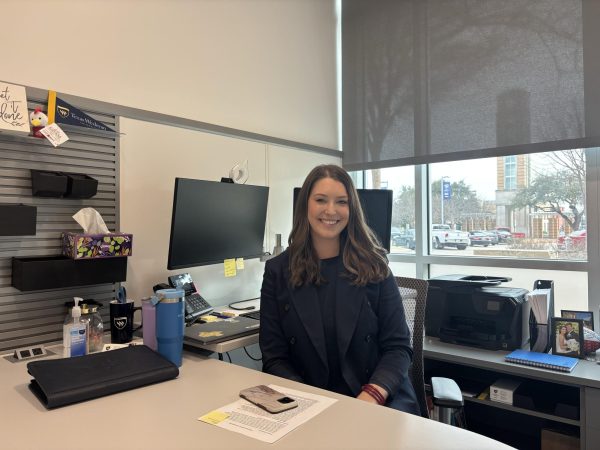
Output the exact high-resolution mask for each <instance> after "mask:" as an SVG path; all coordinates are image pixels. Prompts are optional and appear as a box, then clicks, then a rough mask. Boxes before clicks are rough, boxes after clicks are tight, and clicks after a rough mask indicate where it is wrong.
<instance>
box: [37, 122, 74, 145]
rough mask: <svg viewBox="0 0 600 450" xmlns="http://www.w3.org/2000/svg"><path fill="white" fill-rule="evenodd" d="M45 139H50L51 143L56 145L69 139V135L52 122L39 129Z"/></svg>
mask: <svg viewBox="0 0 600 450" xmlns="http://www.w3.org/2000/svg"><path fill="white" fill-rule="evenodd" d="M40 133H42V134H43V135H44V136H46V139H48V140H49V141H50V143H51V144H52V145H54V146H55V147H58V146H59V145H60V144H63V143H65V142H67V141H68V140H69V136H67V135H66V133H65V132H64V131H63V130H62V129H61V128H60V127H59V126H58V124H56V123H52V124H50V125H48V126H46V127H44V128H42V129H41V130H40Z"/></svg>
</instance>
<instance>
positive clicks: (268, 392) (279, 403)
mask: <svg viewBox="0 0 600 450" xmlns="http://www.w3.org/2000/svg"><path fill="white" fill-rule="evenodd" d="M240 397H242V398H245V399H246V400H248V401H249V402H251V403H254V404H255V405H256V406H259V407H261V408H262V409H264V410H266V411H269V412H270V413H273V414H275V413H280V412H282V411H287V410H288V409H292V408H295V407H297V406H298V402H297V401H296V400H294V399H293V398H290V397H288V396H287V395H285V394H282V393H281V392H277V391H276V390H275V389H271V388H270V387H269V386H265V385H264V384H261V385H259V386H254V387H251V388H248V389H242V390H241V391H240Z"/></svg>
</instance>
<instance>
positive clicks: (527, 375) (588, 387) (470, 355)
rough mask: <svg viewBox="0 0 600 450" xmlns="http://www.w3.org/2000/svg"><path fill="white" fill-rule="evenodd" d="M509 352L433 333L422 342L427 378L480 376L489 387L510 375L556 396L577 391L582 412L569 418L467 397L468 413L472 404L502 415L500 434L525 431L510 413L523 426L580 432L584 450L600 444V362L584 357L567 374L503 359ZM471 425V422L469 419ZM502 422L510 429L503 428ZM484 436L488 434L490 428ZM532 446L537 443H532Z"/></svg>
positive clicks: (483, 411) (479, 411) (467, 379)
mask: <svg viewBox="0 0 600 450" xmlns="http://www.w3.org/2000/svg"><path fill="white" fill-rule="evenodd" d="M508 353H509V352H505V351H489V350H481V349H477V348H473V347H467V346H462V345H453V344H447V343H444V342H440V341H439V339H437V338H431V337H425V342H424V344H423V356H424V358H425V373H426V377H427V375H436V376H448V377H451V378H454V379H455V380H456V381H457V382H458V384H459V386H460V385H461V381H465V382H466V383H468V382H473V381H481V382H482V383H487V385H488V386H489V384H491V382H493V381H495V380H496V379H498V378H501V377H503V376H509V377H511V378H517V379H520V380H524V381H527V382H529V383H530V386H532V387H533V388H536V387H537V388H540V389H541V390H542V392H544V393H545V394H546V395H547V396H548V397H553V396H555V397H557V396H558V395H557V394H560V393H564V392H566V393H567V394H569V393H572V394H573V395H572V396H571V397H572V398H573V402H574V404H575V408H577V409H578V411H575V412H576V413H577V412H578V416H579V417H575V418H567V417H565V416H561V415H560V414H558V413H555V412H548V411H536V410H531V409H525V408H517V407H514V406H512V405H504V404H502V403H497V402H491V401H489V400H478V399H477V398H467V397H465V410H467V412H468V410H469V408H471V409H473V410H475V409H476V410H477V412H476V414H477V415H479V416H480V417H482V416H485V415H486V414H487V412H490V415H491V416H492V415H493V414H494V413H495V414H496V415H498V419H499V420H496V425H497V428H499V429H500V436H502V435H503V436H506V437H507V438H511V437H512V434H513V433H516V432H517V431H522V430H518V429H511V425H510V420H509V419H510V416H514V417H515V419H514V421H515V422H517V425H518V427H520V428H523V427H524V423H529V424H532V426H538V428H546V427H552V426H557V427H559V428H560V427H562V428H566V429H570V430H571V431H575V432H579V435H580V447H581V450H592V449H597V448H599V445H600V421H599V418H600V365H598V364H596V363H595V362H593V361H584V360H581V361H579V363H577V366H575V368H574V369H573V371H572V372H571V373H563V372H557V371H553V370H547V369H541V368H536V367H529V366H522V365H518V364H512V363H508V362H505V361H504V356H505V355H507V354H508ZM461 388H462V386H461ZM467 416H468V414H467ZM467 426H469V420H468V418H467ZM503 426H505V427H506V429H504V430H502V427H503ZM473 429H475V428H473ZM486 435H489V434H488V433H487V432H486ZM498 438H499V439H500V437H498ZM534 440H535V439H534ZM534 443H535V442H534ZM529 448H535V446H533V445H530V446H529ZM538 448H539V446H538Z"/></svg>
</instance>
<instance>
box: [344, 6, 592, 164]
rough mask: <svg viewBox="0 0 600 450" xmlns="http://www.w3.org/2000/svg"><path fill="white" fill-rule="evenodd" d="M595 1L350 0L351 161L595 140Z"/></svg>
mask: <svg viewBox="0 0 600 450" xmlns="http://www.w3.org/2000/svg"><path fill="white" fill-rule="evenodd" d="M598 19H600V2H596V1H594V0H583V1H582V0H535V1H533V0H476V1H474V0H470V1H469V0H370V1H367V0H343V3H342V110H343V112H342V134H343V163H344V166H345V167H346V168H347V169H349V170H357V169H367V168H377V167H389V166H395V165H407V164H415V163H427V162H439V161H449V160H459V159H468V158H480V157H489V156H502V155H511V154H520V153H531V152H541V151H551V150H563V149H571V148H583V147H591V146H598V145H599V144H600V139H599V137H600V112H599V111H600V110H599V107H600V101H599V97H600V94H599V89H598V84H599V83H600V52H599V51H598V50H597V49H596V48H595V47H600V46H598V45H597V43H598V42H600V36H599V34H600V33H599V32H598V27H597V25H596V24H597V23H598Z"/></svg>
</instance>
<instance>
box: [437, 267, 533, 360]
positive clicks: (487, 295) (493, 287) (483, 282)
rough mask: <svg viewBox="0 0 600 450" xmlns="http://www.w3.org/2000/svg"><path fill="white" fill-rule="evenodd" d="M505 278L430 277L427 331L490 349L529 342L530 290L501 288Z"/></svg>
mask: <svg viewBox="0 0 600 450" xmlns="http://www.w3.org/2000/svg"><path fill="white" fill-rule="evenodd" d="M505 281H511V279H510V278H506V277H487V276H477V275H444V276H441V277H436V278H431V279H430V280H429V291H428V294H427V308H426V313H425V333H426V335H427V336H434V337H439V338H440V340H441V341H444V342H450V343H453V344H464V345H470V346H475V347H480V348H484V349H487V350H516V349H520V348H523V347H524V346H526V345H527V343H528V342H529V308H530V306H529V302H528V301H527V296H526V294H527V292H528V290H527V289H521V288H513V287H501V286H499V285H500V284H501V283H503V282H505Z"/></svg>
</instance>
